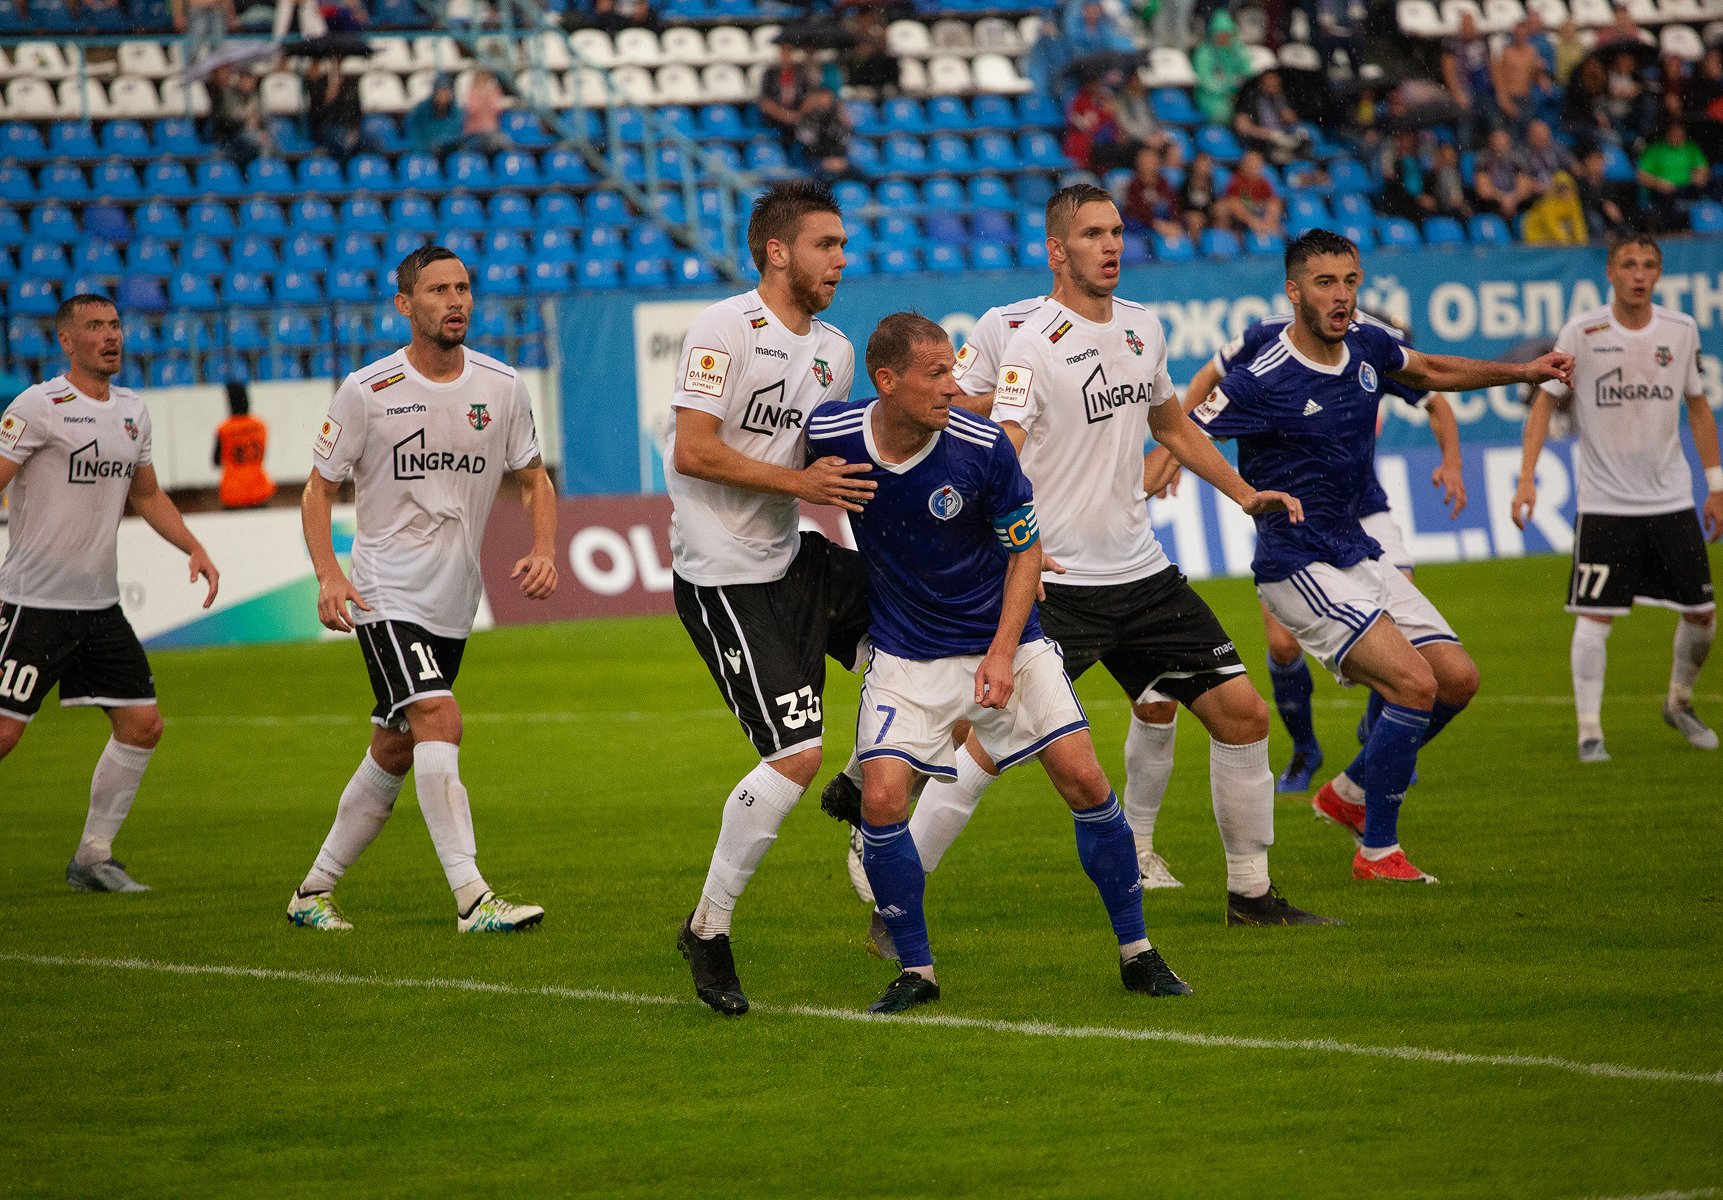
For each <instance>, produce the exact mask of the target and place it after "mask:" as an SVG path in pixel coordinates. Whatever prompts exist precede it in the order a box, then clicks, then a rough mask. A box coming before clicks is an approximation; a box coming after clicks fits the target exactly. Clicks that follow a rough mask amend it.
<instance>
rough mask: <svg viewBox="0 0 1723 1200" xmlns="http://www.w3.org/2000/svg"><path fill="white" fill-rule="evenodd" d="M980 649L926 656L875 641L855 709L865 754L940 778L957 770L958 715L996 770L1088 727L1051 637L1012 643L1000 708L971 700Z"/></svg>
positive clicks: (858, 743) (950, 776) (860, 746)
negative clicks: (954, 734)
mask: <svg viewBox="0 0 1723 1200" xmlns="http://www.w3.org/2000/svg"><path fill="white" fill-rule="evenodd" d="M981 659H982V656H981V655H979V654H965V655H961V656H959V657H955V658H935V659H930V660H927V661H925V662H918V661H915V660H913V659H907V658H898V657H896V656H895V655H891V654H887V653H886V652H885V651H883V650H880V649H878V648H877V647H876V648H875V649H874V651H873V658H872V660H871V661H870V662H869V663H868V667H867V671H866V673H865V674H863V676H862V690H861V710H860V711H859V712H858V713H857V714H856V749H857V751H858V752H859V756H860V758H861V760H862V761H863V762H866V761H867V760H868V759H870V758H883V757H890V758H901V759H903V760H904V761H905V762H907V763H909V764H910V766H912V767H914V768H915V769H916V770H917V771H920V772H922V773H924V774H927V775H934V776H937V777H938V778H940V779H955V778H957V749H956V747H955V746H953V745H952V744H951V730H952V727H953V726H955V725H956V724H957V723H958V722H959V721H968V722H970V723H971V724H972V725H974V727H975V736H976V738H978V739H979V740H980V742H981V745H982V747H983V748H984V749H985V750H986V751H987V753H988V756H989V757H990V758H992V759H993V761H994V762H995V763H996V764H997V765H998V766H999V768H1000V770H1004V769H1005V768H1006V767H1009V766H1013V765H1014V764H1016V763H1020V762H1023V761H1024V760H1025V759H1028V758H1032V757H1034V756H1035V755H1036V754H1039V753H1040V752H1041V751H1042V750H1043V749H1045V748H1046V747H1047V746H1048V745H1049V744H1050V743H1052V742H1055V741H1057V740H1059V739H1060V738H1062V737H1066V736H1068V735H1070V734H1073V733H1077V732H1079V731H1081V730H1084V729H1087V728H1089V718H1088V717H1087V716H1085V715H1084V713H1083V706H1082V705H1081V704H1079V703H1078V702H1077V693H1076V692H1074V691H1072V690H1071V681H1070V680H1069V679H1067V678H1066V677H1065V658H1064V655H1063V654H1061V653H1060V651H1059V644H1058V643H1057V642H1054V641H1052V640H1051V639H1049V638H1041V639H1040V640H1038V641H1033V642H1025V643H1024V644H1023V645H1021V646H1019V647H1017V657H1016V660H1015V662H1014V664H1013V666H1014V669H1015V676H1016V686H1015V687H1014V689H1013V690H1012V693H1011V699H1010V701H1009V702H1008V703H1007V704H1006V706H1005V707H1004V708H983V707H982V706H981V705H979V704H977V703H976V702H975V672H976V669H977V668H978V667H980V666H981Z"/></svg>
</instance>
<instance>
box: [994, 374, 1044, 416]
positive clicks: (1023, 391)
mask: <svg viewBox="0 0 1723 1200" xmlns="http://www.w3.org/2000/svg"><path fill="white" fill-rule="evenodd" d="M1034 379H1035V372H1034V371H1032V370H1030V369H1029V368H1028V367H1006V368H1005V369H1004V370H1003V371H1000V372H999V386H998V387H996V388H995V389H994V391H993V400H994V403H996V404H1005V405H1016V406H1017V407H1018V408H1022V407H1023V406H1024V405H1026V404H1028V403H1029V385H1030V384H1031V383H1032V382H1034Z"/></svg>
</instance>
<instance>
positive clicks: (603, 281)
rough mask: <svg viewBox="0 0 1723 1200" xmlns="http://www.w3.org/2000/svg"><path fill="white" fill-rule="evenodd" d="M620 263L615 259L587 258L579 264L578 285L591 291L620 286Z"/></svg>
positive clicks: (607, 289)
mask: <svg viewBox="0 0 1723 1200" xmlns="http://www.w3.org/2000/svg"><path fill="white" fill-rule="evenodd" d="M621 276H622V263H621V261H620V260H618V259H615V258H588V259H586V260H585V261H583V262H582V263H581V264H580V271H579V284H580V286H581V287H583V288H590V289H592V290H593V291H601V292H602V291H610V290H612V289H614V288H618V287H621V286H622V278H621Z"/></svg>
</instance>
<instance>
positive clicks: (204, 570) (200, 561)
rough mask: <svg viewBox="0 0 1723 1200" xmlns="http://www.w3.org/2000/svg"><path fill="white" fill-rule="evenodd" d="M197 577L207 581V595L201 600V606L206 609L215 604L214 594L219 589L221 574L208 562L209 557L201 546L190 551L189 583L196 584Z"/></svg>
mask: <svg viewBox="0 0 1723 1200" xmlns="http://www.w3.org/2000/svg"><path fill="white" fill-rule="evenodd" d="M199 575H202V576H203V577H204V578H205V579H207V580H209V595H207V596H205V597H204V598H203V606H204V607H205V608H208V607H209V606H210V605H212V604H214V603H215V594H216V592H217V591H219V590H220V589H221V572H220V571H218V570H216V569H215V564H214V563H212V562H210V561H209V555H208V554H206V553H204V549H203V547H202V546H199V547H198V548H197V549H196V550H194V551H192V555H191V579H190V582H192V583H196V582H197V577H198V576H199Z"/></svg>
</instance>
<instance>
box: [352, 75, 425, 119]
mask: <svg viewBox="0 0 1723 1200" xmlns="http://www.w3.org/2000/svg"><path fill="white" fill-rule="evenodd" d="M383 74H385V75H389V76H390V77H391V78H393V79H394V80H395V82H396V83H397V84H399V83H400V77H399V76H397V75H394V74H393V73H391V72H387V71H385V72H383ZM441 74H442V72H441V71H434V70H432V69H431V68H429V67H422V68H420V69H419V70H417V71H414V72H413V73H412V74H411V75H409V76H407V91H406V96H405V104H406V106H407V107H408V108H412V107H413V105H415V104H417V103H418V102H419V101H421V100H424V99H427V98H428V97H429V96H430V95H431V92H432V90H433V89H435V87H436V86H437V76H439V75H441ZM364 89H365V79H364V77H363V76H360V78H359V94H360V95H361V96H363V95H364V94H365V92H364ZM378 111H379V112H381V111H384V110H382V109H379V110H378ZM390 111H393V110H390Z"/></svg>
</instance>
